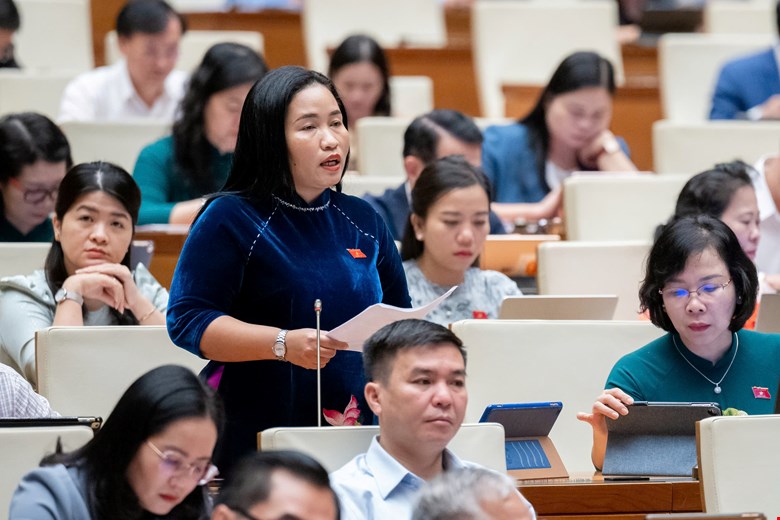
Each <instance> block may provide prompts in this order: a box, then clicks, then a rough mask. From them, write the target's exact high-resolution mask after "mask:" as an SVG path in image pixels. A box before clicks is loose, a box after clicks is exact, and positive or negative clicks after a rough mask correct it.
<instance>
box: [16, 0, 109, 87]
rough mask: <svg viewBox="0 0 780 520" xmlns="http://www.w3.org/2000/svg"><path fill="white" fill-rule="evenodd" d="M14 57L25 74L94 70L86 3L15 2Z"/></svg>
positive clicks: (76, 0)
mask: <svg viewBox="0 0 780 520" xmlns="http://www.w3.org/2000/svg"><path fill="white" fill-rule="evenodd" d="M16 4H17V6H18V7H19V16H20V17H21V19H22V26H21V28H20V29H19V32H18V34H17V35H16V37H15V47H16V49H15V55H16V58H17V60H18V61H19V63H20V64H21V65H22V67H23V68H24V70H26V71H33V70H39V71H52V72H53V71H65V72H71V73H79V72H84V71H86V70H89V69H91V68H92V67H93V66H94V58H93V54H92V18H91V15H90V8H89V0H16Z"/></svg>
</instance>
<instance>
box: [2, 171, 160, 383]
mask: <svg viewBox="0 0 780 520" xmlns="http://www.w3.org/2000/svg"><path fill="white" fill-rule="evenodd" d="M140 204H141V194H140V192H139V191H138V186H136V184H135V182H134V181H133V178H132V177H131V176H130V174H129V173H127V172H126V171H125V170H123V169H122V168H120V167H118V166H115V165H113V164H110V163H105V162H93V163H84V164H78V165H76V166H74V167H73V168H71V170H70V171H69V172H68V173H67V175H65V178H64V179H63V180H62V183H61V184H60V188H59V193H58V195H57V202H56V205H55V206H54V219H53V223H54V241H53V242H52V246H51V250H50V251H49V254H48V256H47V257H46V264H45V267H44V269H43V270H38V271H35V272H33V273H32V274H30V275H26V276H24V275H20V276H11V277H8V278H3V279H2V280H0V361H2V362H3V363H6V364H8V365H10V366H12V367H14V368H15V369H16V370H18V371H19V372H20V373H21V374H23V375H24V376H25V377H26V378H27V379H28V380H29V381H30V382H31V383H33V384H35V332H36V331H37V330H40V329H45V328H47V327H51V326H52V325H77V326H78V325H139V324H140V325H162V324H164V323H165V309H166V307H167V306H168V292H167V291H166V290H165V289H164V288H163V287H162V286H160V284H159V283H157V281H156V280H155V279H154V277H153V276H152V275H151V273H149V271H148V270H147V269H146V268H145V267H144V266H143V265H142V264H138V265H137V266H132V265H130V245H131V243H132V240H133V234H134V232H135V223H136V221H137V219H138V207H139V206H140Z"/></svg>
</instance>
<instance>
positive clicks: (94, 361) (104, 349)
mask: <svg viewBox="0 0 780 520" xmlns="http://www.w3.org/2000/svg"><path fill="white" fill-rule="evenodd" d="M35 360H36V371H37V375H38V378H37V379H38V392H39V393H40V394H41V395H43V396H44V397H46V398H47V399H48V400H49V403H50V404H51V407H52V409H54V410H57V411H58V412H60V413H61V414H63V415H95V416H101V417H103V418H107V417H108V415H109V414H110V413H111V410H113V409H114V405H116V403H117V401H119V398H120V397H121V396H122V394H123V393H124V392H125V390H127V387H128V386H130V383H132V382H133V381H135V380H136V379H137V378H138V377H140V376H141V375H143V374H145V373H146V372H148V371H149V370H151V369H153V368H156V367H158V366H161V365H166V364H174V365H182V366H185V367H187V368H189V369H190V370H192V371H193V372H195V373H198V372H199V371H200V370H201V369H202V368H203V367H204V366H206V360H205V359H201V358H199V357H197V356H195V355H193V354H190V353H189V352H187V351H186V350H184V349H182V348H179V347H177V346H176V345H174V344H173V343H172V342H171V340H170V339H169V338H168V332H167V330H166V328H165V327H164V326H153V327H147V326H143V327H142V326H138V327H119V326H116V327H50V328H48V329H44V330H39V331H38V332H37V333H36V335H35Z"/></svg>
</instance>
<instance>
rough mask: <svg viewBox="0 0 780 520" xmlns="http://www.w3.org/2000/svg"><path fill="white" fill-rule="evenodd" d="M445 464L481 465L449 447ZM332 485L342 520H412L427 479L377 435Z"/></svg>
mask: <svg viewBox="0 0 780 520" xmlns="http://www.w3.org/2000/svg"><path fill="white" fill-rule="evenodd" d="M443 466H444V471H449V470H452V469H464V468H475V467H479V465H478V464H474V463H472V462H465V461H462V460H460V459H459V458H458V457H457V456H456V455H455V454H454V453H452V452H451V451H450V450H447V449H445V450H444V453H443ZM330 484H331V487H333V489H334V491H335V492H336V494H337V495H338V497H339V502H340V503H341V519H342V520H371V519H377V520H384V519H392V520H408V519H410V518H411V517H412V513H413V508H414V504H415V503H416V501H417V494H418V493H419V492H420V490H421V489H422V487H423V486H424V485H425V480H423V479H422V478H420V477H418V476H417V475H415V474H414V473H412V472H411V471H409V470H408V469H406V468H405V467H404V466H402V465H401V463H400V462H398V461H397V460H395V459H394V458H393V456H392V455H390V454H389V453H387V452H386V451H385V449H384V448H383V447H382V446H381V445H380V444H379V441H378V437H374V439H373V440H372V441H371V446H369V448H368V451H367V452H366V453H362V454H360V455H358V456H357V457H355V458H354V459H352V460H351V461H349V462H348V463H346V464H345V465H344V466H342V467H341V468H340V469H338V470H336V471H334V472H333V473H331V474H330ZM523 500H524V501H525V502H526V505H527V506H528V508H529V509H530V510H531V511H532V512H533V508H532V507H531V504H529V503H528V501H526V500H525V498H523ZM534 518H535V516H534Z"/></svg>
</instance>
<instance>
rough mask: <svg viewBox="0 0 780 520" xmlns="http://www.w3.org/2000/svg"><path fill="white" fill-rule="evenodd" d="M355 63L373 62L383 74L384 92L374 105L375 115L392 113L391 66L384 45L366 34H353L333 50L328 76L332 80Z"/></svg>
mask: <svg viewBox="0 0 780 520" xmlns="http://www.w3.org/2000/svg"><path fill="white" fill-rule="evenodd" d="M353 63H371V64H372V65H374V66H375V67H376V68H378V69H379V73H380V74H381V75H382V93H381V94H380V95H379V99H377V101H376V105H374V110H373V114H372V115H375V116H389V115H390V67H388V65H387V57H386V56H385V51H384V50H383V49H382V46H381V45H379V43H377V41H376V40H375V39H373V38H372V37H370V36H367V35H365V34H353V35H352V36H348V37H347V38H346V39H344V41H342V42H341V43H340V44H339V46H338V47H336V49H335V50H334V51H333V54H332V55H331V57H330V65H328V77H329V78H330V79H331V80H332V79H333V77H334V76H335V75H336V74H338V72H339V70H340V69H342V68H344V67H346V66H347V65H352V64H353Z"/></svg>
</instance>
